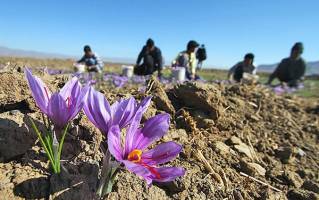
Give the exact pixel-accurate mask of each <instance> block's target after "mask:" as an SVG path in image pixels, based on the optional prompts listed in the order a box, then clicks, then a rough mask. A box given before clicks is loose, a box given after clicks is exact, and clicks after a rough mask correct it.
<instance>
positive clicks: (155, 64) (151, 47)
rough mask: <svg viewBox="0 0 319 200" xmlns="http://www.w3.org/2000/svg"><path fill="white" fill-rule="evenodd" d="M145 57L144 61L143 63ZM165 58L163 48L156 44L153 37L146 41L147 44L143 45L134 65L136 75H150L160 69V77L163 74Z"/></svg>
mask: <svg viewBox="0 0 319 200" xmlns="http://www.w3.org/2000/svg"><path fill="white" fill-rule="evenodd" d="M142 59H143V63H142V64H140V63H141V61H142ZM162 67H163V58H162V52H161V50H160V49H159V48H158V47H156V46H155V42H154V40H152V39H151V38H150V39H148V40H147V41H146V45H144V46H143V48H142V50H141V52H140V53H139V55H138V57H137V61H136V65H135V67H134V74H136V75H150V74H153V73H154V72H155V71H156V70H157V71H158V77H161V75H162Z"/></svg>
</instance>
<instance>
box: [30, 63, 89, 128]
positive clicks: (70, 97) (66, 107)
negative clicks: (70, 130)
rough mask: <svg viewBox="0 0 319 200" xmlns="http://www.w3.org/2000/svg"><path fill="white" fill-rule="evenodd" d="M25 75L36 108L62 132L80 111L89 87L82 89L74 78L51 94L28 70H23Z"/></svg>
mask: <svg viewBox="0 0 319 200" xmlns="http://www.w3.org/2000/svg"><path fill="white" fill-rule="evenodd" d="M25 75H26V78H27V80H28V83H29V87H30V89H31V92H32V96H33V98H34V100H35V102H36V104H37V106H38V107H39V108H40V110H41V111H42V112H43V113H44V114H46V115H47V116H48V117H49V118H50V120H51V121H52V123H53V124H54V127H55V129H57V130H62V129H63V128H64V127H65V125H66V124H67V123H68V122H69V121H70V120H72V119H73V118H74V117H75V116H76V115H77V114H78V112H79V111H80V110H81V109H82V107H83V104H84V100H85V97H86V94H87V91H88V88H89V87H84V88H82V87H81V85H80V83H79V81H78V79H77V78H76V77H73V78H72V79H71V80H70V81H68V82H67V83H66V84H65V85H64V87H63V88H62V89H61V90H60V91H59V92H56V93H53V94H52V93H51V92H50V90H49V89H48V87H47V86H46V85H45V84H44V83H43V82H42V80H41V79H40V78H38V77H36V76H33V75H32V73H31V71H30V70H29V69H28V68H26V69H25Z"/></svg>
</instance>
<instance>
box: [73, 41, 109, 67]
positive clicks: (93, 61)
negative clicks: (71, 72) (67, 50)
mask: <svg viewBox="0 0 319 200" xmlns="http://www.w3.org/2000/svg"><path fill="white" fill-rule="evenodd" d="M83 51H84V55H83V57H82V58H81V59H80V60H78V61H77V63H79V64H80V63H83V64H85V66H86V69H87V71H88V72H99V73H101V72H102V70H103V65H104V64H103V61H102V60H101V59H100V58H99V56H98V55H97V54H96V53H94V52H93V51H92V49H91V47H90V46H89V45H85V46H84V48H83Z"/></svg>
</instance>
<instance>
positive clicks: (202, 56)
mask: <svg viewBox="0 0 319 200" xmlns="http://www.w3.org/2000/svg"><path fill="white" fill-rule="evenodd" d="M196 58H197V60H198V62H197V70H201V69H202V66H203V62H204V60H206V59H207V54H206V48H205V45H204V44H202V45H201V46H200V47H199V48H198V49H197V51H196Z"/></svg>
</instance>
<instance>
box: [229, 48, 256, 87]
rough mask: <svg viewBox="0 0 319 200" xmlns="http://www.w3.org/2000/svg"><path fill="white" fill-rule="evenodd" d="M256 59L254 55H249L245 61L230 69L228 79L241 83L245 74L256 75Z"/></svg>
mask: <svg viewBox="0 0 319 200" xmlns="http://www.w3.org/2000/svg"><path fill="white" fill-rule="evenodd" d="M254 57H255V56H254V54H252V53H247V54H246V55H245V57H244V60H243V61H241V62H238V63H237V64H236V65H234V66H233V67H232V68H230V70H229V72H228V79H229V80H231V81H232V80H234V81H236V82H240V81H241V79H242V78H243V75H244V73H248V74H256V67H255V66H254V65H253V63H254Z"/></svg>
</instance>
